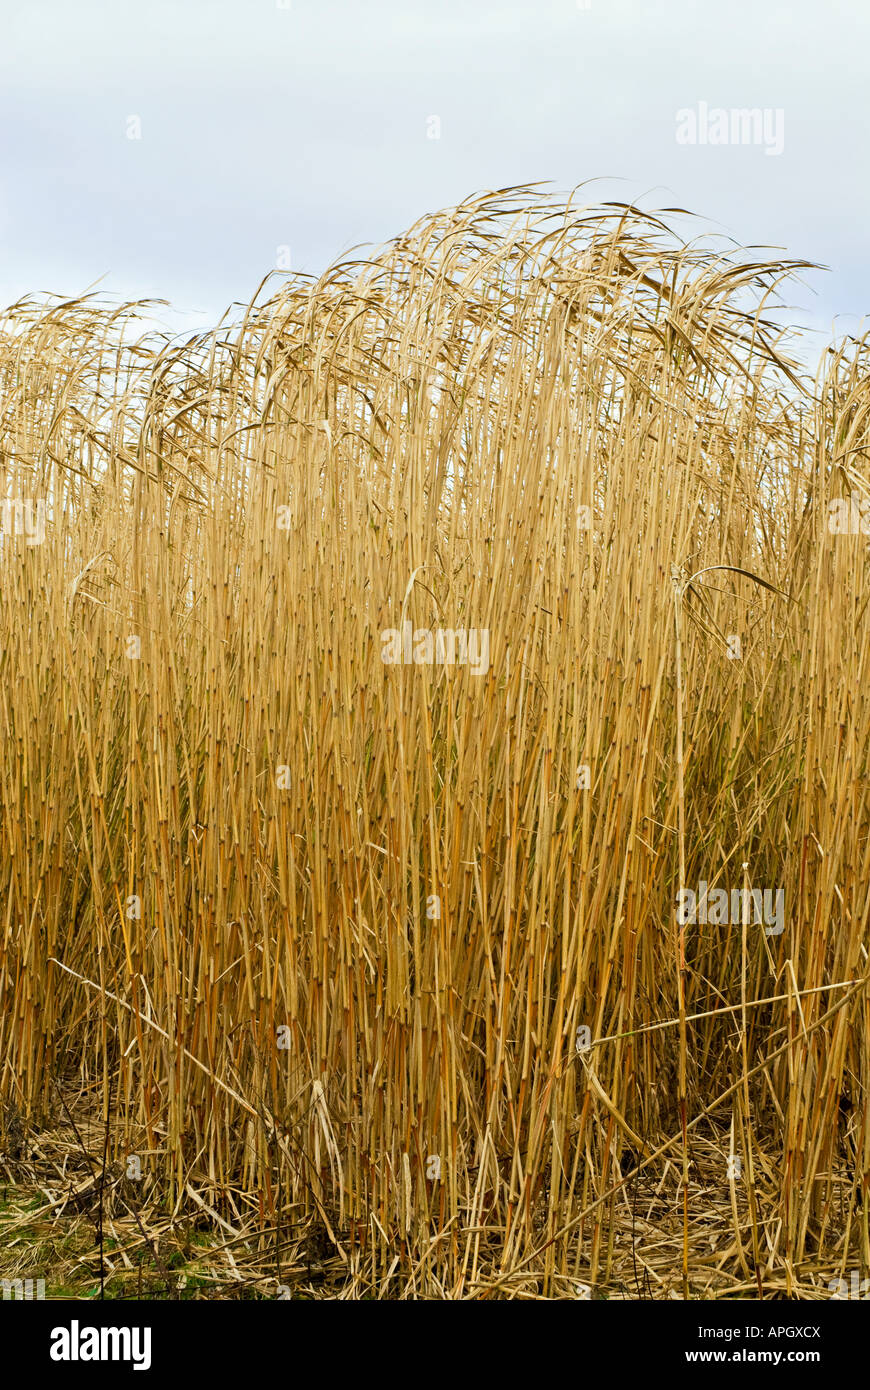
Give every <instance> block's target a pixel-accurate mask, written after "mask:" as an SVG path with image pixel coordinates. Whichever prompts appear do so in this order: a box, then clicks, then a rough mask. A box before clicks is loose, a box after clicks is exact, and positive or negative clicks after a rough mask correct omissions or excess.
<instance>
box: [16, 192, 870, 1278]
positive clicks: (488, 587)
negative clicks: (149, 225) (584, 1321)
mask: <svg viewBox="0 0 870 1390" xmlns="http://www.w3.org/2000/svg"><path fill="white" fill-rule="evenodd" d="M687 238H688V239H687ZM761 255H763V253H761V252H759V250H758V248H753V249H750V250H746V251H741V250H739V249H734V248H733V247H732V246H731V245H730V244H727V245H726V244H725V243H724V242H723V243H722V244H718V243H715V242H713V241H710V240H709V239H706V238H699V237H698V233H697V229H696V228H695V227H694V225H693V224H692V223H691V221H690V220H689V219H687V217H686V216H684V215H683V214H681V213H678V212H676V211H670V212H668V213H665V214H660V215H651V214H645V213H642V212H640V211H638V210H637V209H634V208H631V207H627V206H623V205H617V204H608V205H604V206H589V207H585V206H583V205H582V204H581V203H580V202H575V203H573V204H571V205H566V204H565V203H564V202H559V201H556V200H553V199H552V198H550V197H548V196H543V195H540V194H538V193H536V192H534V191H532V190H528V189H520V190H512V191H506V192H503V193H500V194H498V195H488V196H486V197H483V196H481V197H480V198H478V199H475V200H472V201H470V202H468V203H466V204H464V205H463V206H461V207H460V208H458V209H456V210H454V211H450V212H447V213H443V214H440V215H439V216H437V217H433V218H427V219H425V220H423V221H421V222H420V223H419V224H417V225H416V226H414V227H413V228H411V230H410V231H409V232H408V233H407V235H405V236H403V237H401V238H399V239H398V240H397V241H395V242H393V243H391V244H390V245H388V246H387V247H386V248H384V249H383V250H381V251H378V252H377V253H374V254H373V255H372V256H371V257H370V258H369V259H366V260H359V261H349V262H347V263H344V264H341V265H336V266H334V267H332V268H331V269H330V270H329V271H328V272H326V273H325V274H324V275H323V276H322V277H321V278H320V279H319V280H315V279H313V278H306V277H302V276H287V275H285V276H280V277H276V278H272V279H269V280H268V281H267V282H266V283H265V284H264V285H262V286H261V287H260V288H259V290H258V292H257V294H256V295H255V297H254V299H253V300H252V302H251V303H250V304H249V305H248V306H247V308H245V309H244V310H241V309H238V310H237V311H234V312H233V313H231V314H230V315H228V317H227V319H226V321H225V322H224V323H223V324H222V325H221V326H220V327H218V328H217V329H216V330H215V331H214V332H209V333H206V334H202V335H200V336H197V337H188V338H185V339H183V340H181V339H173V340H170V339H169V338H167V337H165V336H161V334H160V333H159V332H158V331H157V330H156V329H155V328H154V327H153V325H152V324H151V322H150V321H149V320H148V319H146V318H143V317H142V315H143V314H144V313H145V312H146V307H147V306H146V307H139V308H137V306H135V305H128V306H123V307H120V308H119V307H117V306H110V305H108V304H107V303H105V302H103V301H101V300H100V299H99V298H89V299H82V300H78V301H72V302H61V301H59V300H45V299H42V300H28V301H23V302H21V303H19V304H17V305H15V306H14V307H12V308H11V309H9V310H8V311H6V313H5V315H4V316H3V318H2V321H0V465H2V472H3V475H4V476H3V484H4V488H5V497H6V498H7V501H6V502H5V503H3V514H2V517H0V522H2V525H0V673H2V680H0V728H2V739H3V755H2V758H0V914H2V920H0V1059H2V1061H0V1115H2V1121H0V1186H2V1184H4V1183H5V1184H8V1186H7V1188H6V1191H5V1197H4V1196H3V1192H2V1191H0V1197H2V1199H3V1205H2V1207H0V1233H2V1235H3V1240H4V1247H5V1249H6V1252H7V1253H6V1255H5V1256H4V1257H3V1268H2V1270H0V1273H2V1274H3V1275H4V1276H5V1275H6V1274H7V1273H8V1275H9V1277H10V1278H11V1277H14V1276H16V1275H17V1276H21V1275H22V1274H23V1273H25V1272H26V1273H28V1274H30V1275H32V1276H34V1277H36V1276H43V1277H44V1278H45V1279H46V1283H47V1287H48V1296H63V1295H64V1294H69V1292H70V1291H71V1290H73V1291H78V1292H79V1293H82V1294H83V1295H84V1296H94V1291H96V1292H97V1293H99V1290H100V1287H102V1288H103V1290H104V1291H105V1292H106V1293H107V1295H108V1296H135V1293H136V1291H137V1289H140V1290H141V1289H143V1288H144V1289H145V1291H146V1292H149V1293H151V1294H152V1295H153V1296H155V1297H166V1296H170V1293H171V1294H172V1296H210V1297H213V1296H224V1297H270V1298H275V1297H284V1296H293V1297H317V1296H322V1295H323V1294H324V1293H328V1294H329V1295H330V1296H333V1297H334V1296H339V1297H343V1298H449V1299H455V1298H470V1299H480V1298H494V1297H495V1298H521V1299H527V1298H540V1297H546V1298H577V1297H590V1296H591V1297H593V1298H601V1297H606V1298H625V1297H644V1298H668V1297H677V1298H685V1297H691V1298H721V1297H731V1298H734V1297H737V1298H740V1297H746V1298H759V1297H763V1298H776V1297H784V1296H792V1297H802V1298H821V1297H830V1293H829V1290H828V1283H829V1281H830V1280H832V1279H835V1278H838V1277H841V1276H843V1277H845V1278H846V1279H848V1278H849V1275H850V1271H852V1270H858V1271H860V1272H861V1274H862V1277H863V1276H864V1275H866V1274H867V1271H868V1265H870V1241H868V1223H867V1192H868V1170H870V1162H868V1158H870V1129H868V1120H867V1097H868V1086H870V1030H868V1021H870V1019H868V1007H870V995H868V987H867V986H868V973H870V970H868V956H867V948H866V942H867V917H868V887H870V807H868V780H867V779H868V751H867V750H868V744H870V703H868V692H870V624H868V615H867V604H868V599H870V571H868V549H867V544H868V542H867V532H870V379H868V340H863V339H861V340H854V339H844V340H843V341H842V342H838V343H837V344H835V345H832V346H831V347H829V348H827V349H826V350H825V351H824V353H823V355H822V359H821V364H820V367H819V370H818V372H817V373H815V374H812V373H810V372H808V371H807V369H806V367H805V366H804V363H805V361H806V360H807V358H806V351H807V350H806V348H805V346H804V345H803V341H802V339H801V338H800V335H799V334H797V333H796V332H794V331H787V323H788V315H787V313H785V312H784V311H783V310H782V309H778V308H777V307H776V305H777V303H778V302H779V301H780V300H781V299H782V298H784V288H783V287H785V291H786V292H787V290H788V280H789V277H790V276H792V275H795V274H797V273H799V272H801V271H802V270H803V269H804V266H803V263H802V262H798V261H795V262H784V261H781V260H771V261H767V260H765V259H759V257H760V256H761ZM148 312H150V311H148ZM865 498H866V499H867V502H868V506H867V515H866V527H865V513H864V499H865ZM688 890H692V893H693V895H694V897H693V898H692V899H690V898H689V896H688ZM753 890H754V891H755V896H753ZM681 904H682V905H683V910H679V906H680V905H681ZM692 905H694V907H695V911H694V912H692V911H691V910H690V908H691V906H692ZM143 1270H144V1274H143ZM143 1279H144V1284H143V1282H142V1281H143ZM281 1291H283V1292H281Z"/></svg>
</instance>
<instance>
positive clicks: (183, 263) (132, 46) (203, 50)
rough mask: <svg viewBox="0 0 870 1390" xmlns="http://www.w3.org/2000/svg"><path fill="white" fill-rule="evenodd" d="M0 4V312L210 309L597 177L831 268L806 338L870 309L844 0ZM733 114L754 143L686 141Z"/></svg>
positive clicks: (856, 89) (854, 28) (850, 27)
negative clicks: (467, 206) (744, 113)
mask: <svg viewBox="0 0 870 1390" xmlns="http://www.w3.org/2000/svg"><path fill="white" fill-rule="evenodd" d="M587 4H588V8H587V7H586V6H587ZM0 20H2V30H0V35H2V36H0V130H2V133H0V300H2V302H3V303H4V304H7V303H9V302H11V301H12V300H13V299H15V298H16V297H18V296H19V295H21V294H24V293H26V292H28V291H31V290H54V291H59V292H62V293H64V294H69V295H72V294H78V293H80V292H81V291H82V290H84V289H85V288H86V287H87V286H89V285H90V284H92V282H94V281H97V280H100V278H101V277H103V278H102V288H103V289H105V290H107V291H109V292H111V293H113V294H115V295H119V296H120V295H123V296H125V297H130V296H136V297H139V296H143V295H155V296H159V297H161V298H165V299H169V300H171V301H172V303H173V305H174V306H175V309H176V311H177V316H176V317H175V318H174V319H173V321H174V322H176V323H180V322H182V321H189V322H192V323H193V322H202V323H206V322H211V321H213V320H215V319H216V318H217V317H218V316H219V315H220V313H221V312H222V311H223V309H224V308H225V307H226V306H227V305H228V304H229V303H231V302H232V301H234V300H240V299H247V298H249V297H250V295H251V294H252V293H253V291H254V289H255V288H256V285H257V284H258V282H259V280H260V279H261V278H262V276H263V275H265V274H266V272H267V271H268V270H270V269H271V268H273V267H274V265H275V263H276V258H277V257H278V255H279V251H278V248H279V247H289V248H290V253H289V254H290V257H291V263H292V266H293V268H294V269H300V270H308V271H318V270H321V269H322V268H324V267H325V266H326V265H327V264H328V263H329V261H330V260H332V259H333V258H335V257H337V256H340V255H341V254H342V253H343V252H345V251H347V250H348V249H349V248H350V247H351V246H353V245H355V244H357V243H360V242H379V241H381V240H383V239H385V238H387V237H390V236H392V235H394V234H396V233H398V232H400V231H401V230H402V229H403V228H404V227H405V226H406V225H407V224H408V223H410V222H411V221H413V220H415V219H416V218H418V217H419V216H421V215H422V214H424V213H426V212H431V211H435V210H437V209H438V208H440V207H443V206H446V205H448V204H451V203H455V202H457V201H459V200H461V199H462V198H463V197H465V196H467V195H468V194H470V193H472V192H475V191H478V190H481V189H486V188H499V187H504V186H506V185H508V184H514V183H523V182H531V181H537V180H548V181H551V182H552V183H553V185H554V186H555V187H556V188H557V189H564V190H567V189H570V188H572V187H574V186H575V185H576V184H578V183H581V182H583V181H584V180H588V179H596V178H605V179H608V180H610V182H608V183H605V184H602V185H601V195H602V196H614V195H616V196H619V197H622V198H626V199H638V200H641V201H642V202H643V203H644V205H645V206H648V207H650V208H654V207H664V206H669V205H674V204H676V205H679V206H682V207H686V208H689V209H691V210H692V211H693V212H697V213H699V214H701V215H702V216H703V217H704V218H705V219H707V220H708V221H709V223H711V224H712V226H713V227H714V229H716V230H719V231H724V232H726V233H727V234H728V235H730V236H732V237H734V238H735V239H736V240H737V241H740V242H742V243H763V244H766V245H775V246H781V247H785V248H787V249H788V250H789V251H790V252H791V253H792V254H794V255H797V256H802V257H805V258H807V259H810V260H815V261H820V262H823V263H824V264H826V265H827V266H829V267H830V268H831V270H830V273H829V274H826V275H825V274H816V275H814V276H812V277H810V286H811V289H813V290H815V291H816V294H815V295H813V294H812V293H811V292H810V290H809V289H808V290H807V291H805V292H803V294H802V295H801V301H800V302H801V303H802V304H803V305H804V306H805V308H806V310H807V315H806V316H807V317H808V318H809V319H811V321H812V322H813V323H814V324H816V325H817V326H819V327H821V328H823V329H827V328H828V327H829V325H830V322H831V319H832V317H833V316H834V315H842V316H845V317H843V318H842V319H840V320H839V324H838V326H839V328H840V329H842V330H849V331H852V330H854V328H855V327H856V326H857V325H858V322H859V321H860V319H861V318H862V316H864V315H865V314H867V313H868V310H870V266H868V251H867V248H868V227H870V179H868V177H867V163H868V161H867V150H868V147H870V81H868V68H870V6H868V5H867V3H866V0H824V3H820V0H792V3H790V4H777V3H771V0H731V3H730V4H728V5H715V4H713V3H712V0H669V3H665V2H664V0H647V2H646V3H641V0H580V3H578V0H503V3H488V0H438V3H435V2H434V0H432V2H431V3H427V2H426V0H289V3H286V0H285V3H282V0H0ZM700 103H705V104H706V107H707V117H706V118H705V117H704V115H703V108H702V107H701V106H700ZM748 107H755V108H759V109H761V110H763V111H766V112H767V113H768V127H767V137H764V136H763V137H762V140H761V142H760V143H730V142H729V143H727V144H726V143H720V144H712V143H709V140H708V142H707V143H701V139H702V135H703V133H705V132H704V129H703V128H704V126H705V120H706V121H708V122H709V120H711V119H712V118H713V117H712V115H711V113H713V112H714V111H715V110H717V109H724V110H726V111H729V112H730V111H731V110H732V109H736V108H748ZM686 110H691V111H692V112H693V113H694V116H695V139H696V143H694V144H692V143H680V142H679V141H678V139H677V132H678V121H677V112H678V111H683V112H685V111H686ZM777 113H780V114H779V115H777ZM433 116H437V117H438V119H439V121H440V138H438V139H433V138H430V137H431V136H432V134H433V133H434V132H436V131H437V129H438V127H437V125H436V124H434V123H433V122H432V121H431V119H430V118H431V117H433ZM136 121H138V123H139V125H138V126H137V124H136ZM682 122H683V132H684V136H685V132H686V130H687V129H690V127H691V121H690V122H689V126H688V127H687V125H686V118H685V116H683V117H682ZM778 122H780V123H781V124H780V125H777V123H778ZM777 129H778V130H779V133H780V136H781V138H780V139H778V140H777V139H774V135H775V132H776V130H777ZM140 130H141V138H140V139H135V138H130V135H131V134H134V135H135V134H136V133H138V131H140ZM706 133H707V134H708V135H709V134H710V130H709V128H708V129H707V131H706ZM720 133H721V128H720ZM714 138H715V137H714ZM729 138H730V137H729ZM777 144H782V150H781V152H779V153H776V152H774V153H768V152H767V150H768V149H775V147H776V145H777ZM615 180H618V182H615ZM591 196H593V195H592V194H590V197H591ZM283 254H284V255H286V253H283ZM197 315H198V316H199V317H196V316H197ZM188 316H190V317H189V318H188Z"/></svg>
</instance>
